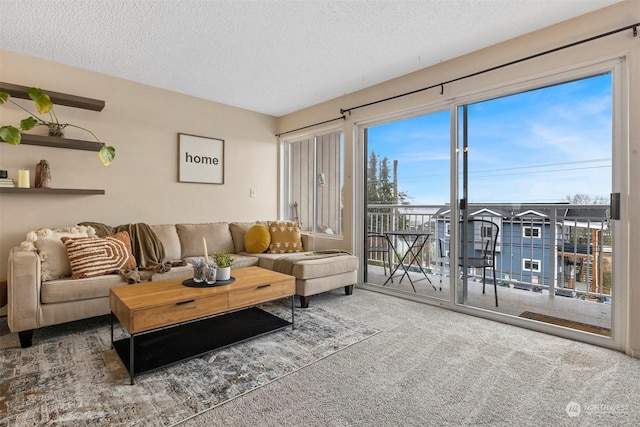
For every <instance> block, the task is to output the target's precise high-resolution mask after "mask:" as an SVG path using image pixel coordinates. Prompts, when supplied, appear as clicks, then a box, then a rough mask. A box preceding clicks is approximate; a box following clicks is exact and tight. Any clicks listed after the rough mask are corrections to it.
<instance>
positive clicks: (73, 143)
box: [20, 133, 102, 152]
mask: <svg viewBox="0 0 640 427" xmlns="http://www.w3.org/2000/svg"><path fill="white" fill-rule="evenodd" d="M20 144H25V145H40V146H43V147H53V148H70V149H72V150H85V151H96V152H97V151H100V149H101V148H102V144H101V143H99V142H97V141H84V140H81V139H69V138H60V137H57V136H43V135H31V134H28V133H23V134H22V138H21V142H20Z"/></svg>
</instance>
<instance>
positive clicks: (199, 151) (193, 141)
mask: <svg viewBox="0 0 640 427" xmlns="http://www.w3.org/2000/svg"><path fill="white" fill-rule="evenodd" d="M178 152H179V154H178V155H179V157H178V181H179V182H202V183H206V184H224V140H223V139H217V138H207V137H204V136H195V135H188V134H184V133H179V134H178Z"/></svg>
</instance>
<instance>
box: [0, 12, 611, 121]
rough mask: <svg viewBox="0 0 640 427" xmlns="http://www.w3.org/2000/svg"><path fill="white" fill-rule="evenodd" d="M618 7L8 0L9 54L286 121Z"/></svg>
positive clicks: (1, 21)
mask: <svg viewBox="0 0 640 427" xmlns="http://www.w3.org/2000/svg"><path fill="white" fill-rule="evenodd" d="M618 1H619V0H422V1H402V0H391V1H390V0H382V1H374V0H372V1H364V0H361V1H356V0H351V1H344V0H343V1H337V0H323V1H311V0H309V1H305V0H298V1H285V0H271V1H269V0H262V1H243V0H235V1H234V0H212V1H197V0H170V1H169V0H167V1H158V0H155V1H154V0H102V1H98V0H41V1H34V0H0V47H1V48H4V49H8V50H12V51H15V52H20V53H24V54H27V55H31V56H35V57H40V58H45V59H48V60H52V61H56V62H61V63H65V64H69V65H73V66H77V67H81V68H85V69H89V70H93V71H98V72H101V73H104V74H109V75H113V76H117V77H122V78H125V79H129V80H133V81H137V82H141V83H145V84H149V85H152V86H156V87H160V88H164V89H169V90H173V91H176V92H181V93H185V94H189V95H194V96H198V97H201V98H205V99H209V100H212V101H217V102H221V103H224V104H229V105H233V106H237V107H241V108H245V109H248V110H253V111H257V112H261V113H266V114H269V115H273V116H282V115H284V114H287V113H291V112H294V111H297V110H299V109H302V108H305V107H308V106H311V105H314V104H317V103H319V102H323V101H326V100H329V99H332V98H335V97H338V96H342V95H344V94H346V93H350V92H354V91H357V90H360V89H363V88H365V87H368V86H372V85H375V84H377V83H380V82H383V81H385V80H389V79H392V78H394V77H397V76H401V75H403V74H407V73H410V72H412V71H415V70H418V69H421V68H425V67H428V66H430V65H433V64H436V63H438V62H441V61H446V60H448V59H451V58H454V57H457V56H460V55H463V54H465V53H468V52H472V51H475V50H478V49H481V48H483V47H486V46H490V45H493V44H496V43H499V42H501V41H504V40H508V39H511V38H514V37H517V36H519V35H522V34H525V33H528V32H531V31H534V30H537V29H540V28H543V27H546V26H548V25H551V24H554V23H557V22H560V21H564V20H567V19H569V18H572V17H575V16H578V15H582V14H585V13H588V12H591V11H593V10H596V9H599V8H602V7H606V6H608V5H610V4H613V3H617V2H618ZM5 66H6V65H5Z"/></svg>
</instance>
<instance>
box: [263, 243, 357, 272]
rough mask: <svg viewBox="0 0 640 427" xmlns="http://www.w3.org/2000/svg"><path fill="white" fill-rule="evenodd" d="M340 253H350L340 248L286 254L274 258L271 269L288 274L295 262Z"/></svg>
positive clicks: (334, 255)
mask: <svg viewBox="0 0 640 427" xmlns="http://www.w3.org/2000/svg"><path fill="white" fill-rule="evenodd" d="M342 255H351V253H350V252H347V251H343V250H341V249H327V250H323V251H315V252H309V253H306V254H300V255H288V256H284V257H281V258H278V259H276V260H275V262H274V263H273V271H277V272H278V273H284V274H289V275H290V274H291V273H292V272H293V267H294V266H295V265H296V264H300V263H302V262H305V261H310V260H313V259H324V258H333V257H337V256H342Z"/></svg>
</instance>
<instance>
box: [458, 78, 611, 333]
mask: <svg viewBox="0 0 640 427" xmlns="http://www.w3.org/2000/svg"><path fill="white" fill-rule="evenodd" d="M612 88H613V85H612V73H611V72H604V73H600V74H597V75H591V76H588V77H584V78H577V79H573V80H570V81H565V82H559V83H555V84H553V85H548V86H544V87H539V88H536V89H531V90H526V91H522V92H518V93H513V94H510V95H507V96H501V97H497V98H492V99H487V100H482V101H479V102H474V103H470V104H465V105H462V106H460V107H459V108H458V110H457V113H458V119H459V121H458V125H459V128H458V129H459V131H458V148H459V150H458V152H459V156H458V170H459V171H460V175H459V177H460V179H459V182H458V188H459V193H460V201H459V206H458V207H459V212H460V217H459V218H457V220H458V228H457V230H458V240H457V242H459V243H460V245H459V252H458V254H459V263H460V265H461V275H460V282H459V283H460V288H459V289H458V292H457V294H456V298H457V302H458V303H460V304H463V305H467V306H471V307H475V308H481V309H485V310H490V311H497V312H500V313H504V314H509V315H512V316H518V317H522V318H527V319H532V320H536V321H539V322H545V323H551V324H556V325H560V326H564V327H568V328H573V329H577V330H583V331H587V332H591V333H594V334H600V335H604V336H611V326H612V301H613V299H612V296H613V294H614V290H615V287H614V284H613V278H614V275H613V271H614V265H613V263H614V260H615V259H616V257H615V256H614V250H615V247H616V245H615V242H614V232H613V227H614V226H615V224H614V222H613V221H612V220H611V215H610V214H611V212H610V203H609V202H610V194H611V193H613V192H615V190H614V186H613V176H614V173H613V167H612V165H613V162H612V159H613V139H612V138H613V108H612V106H613V104H612V100H613V92H612V90H613V89H612ZM451 221H452V222H453V221H454V219H453V218H452V219H451ZM471 246H473V247H471ZM494 274H495V279H494Z"/></svg>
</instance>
